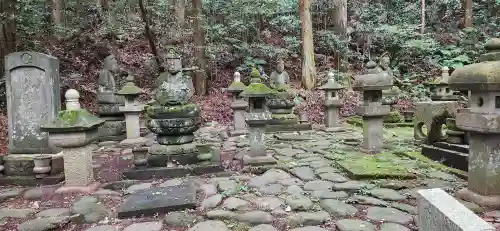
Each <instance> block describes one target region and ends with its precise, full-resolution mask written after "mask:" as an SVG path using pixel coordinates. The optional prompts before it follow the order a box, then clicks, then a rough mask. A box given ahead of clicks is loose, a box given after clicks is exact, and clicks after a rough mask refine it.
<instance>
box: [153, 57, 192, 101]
mask: <svg viewBox="0 0 500 231" xmlns="http://www.w3.org/2000/svg"><path fill="white" fill-rule="evenodd" d="M156 87H157V89H156V91H155V94H154V99H155V100H156V102H157V103H158V104H160V105H179V104H186V103H187V102H188V101H189V99H190V98H191V97H192V96H193V94H194V87H193V82H192V80H191V78H189V77H188V76H185V75H183V72H182V61H181V57H180V56H179V55H178V54H176V52H175V50H174V49H170V51H169V53H168V54H167V60H166V72H163V73H161V74H160V77H159V78H158V80H157V82H156Z"/></svg>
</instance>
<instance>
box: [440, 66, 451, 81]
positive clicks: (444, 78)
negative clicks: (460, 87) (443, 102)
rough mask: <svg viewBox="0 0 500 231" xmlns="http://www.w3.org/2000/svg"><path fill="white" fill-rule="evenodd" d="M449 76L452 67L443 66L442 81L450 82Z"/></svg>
mask: <svg viewBox="0 0 500 231" xmlns="http://www.w3.org/2000/svg"><path fill="white" fill-rule="evenodd" d="M449 78H450V69H449V68H448V67H443V68H441V82H442V83H448V79H449Z"/></svg>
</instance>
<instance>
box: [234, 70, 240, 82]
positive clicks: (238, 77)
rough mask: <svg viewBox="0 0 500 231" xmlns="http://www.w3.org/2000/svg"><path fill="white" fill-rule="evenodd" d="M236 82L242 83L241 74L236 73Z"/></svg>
mask: <svg viewBox="0 0 500 231" xmlns="http://www.w3.org/2000/svg"><path fill="white" fill-rule="evenodd" d="M234 82H241V74H240V73H239V72H234Z"/></svg>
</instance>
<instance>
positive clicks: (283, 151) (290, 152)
mask: <svg viewBox="0 0 500 231" xmlns="http://www.w3.org/2000/svg"><path fill="white" fill-rule="evenodd" d="M275 151H276V154H278V155H281V156H289V157H293V156H295V155H297V154H301V153H304V151H303V150H300V149H293V148H279V149H275Z"/></svg>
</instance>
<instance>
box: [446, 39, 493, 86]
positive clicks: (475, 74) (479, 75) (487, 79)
mask: <svg viewBox="0 0 500 231" xmlns="http://www.w3.org/2000/svg"><path fill="white" fill-rule="evenodd" d="M485 49H486V51H487V53H486V54H483V55H481V57H480V58H479V59H480V60H481V61H482V62H480V63H475V64H470V65H467V66H465V67H462V68H460V69H457V70H455V71H454V72H453V73H452V74H451V76H450V79H449V80H448V84H449V85H450V88H453V89H455V90H459V91H466V90H471V91H500V39H499V38H493V39H490V40H489V41H488V42H486V44H485Z"/></svg>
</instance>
